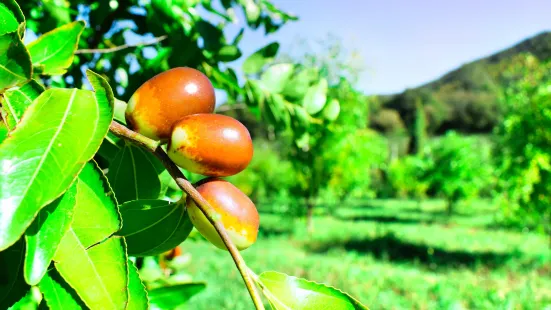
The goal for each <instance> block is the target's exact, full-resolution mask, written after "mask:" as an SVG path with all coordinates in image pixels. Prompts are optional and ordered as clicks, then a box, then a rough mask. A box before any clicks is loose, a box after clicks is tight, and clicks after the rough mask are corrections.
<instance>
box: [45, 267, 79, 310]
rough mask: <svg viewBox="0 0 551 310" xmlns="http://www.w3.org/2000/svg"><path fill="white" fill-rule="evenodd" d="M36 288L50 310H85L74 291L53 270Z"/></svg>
mask: <svg viewBox="0 0 551 310" xmlns="http://www.w3.org/2000/svg"><path fill="white" fill-rule="evenodd" d="M38 287H39V289H40V292H41V293H42V295H43V296H44V300H45V301H46V304H47V305H48V308H49V309H51V310H63V309H87V308H86V305H85V304H84V302H83V301H82V300H81V299H80V297H78V294H77V293H76V292H75V290H74V289H73V288H72V287H70V286H69V284H67V282H65V280H63V278H62V277H61V275H60V274H59V273H58V272H57V270H56V269H54V268H52V269H51V270H50V271H48V273H46V274H45V275H44V277H43V278H42V280H40V283H38Z"/></svg>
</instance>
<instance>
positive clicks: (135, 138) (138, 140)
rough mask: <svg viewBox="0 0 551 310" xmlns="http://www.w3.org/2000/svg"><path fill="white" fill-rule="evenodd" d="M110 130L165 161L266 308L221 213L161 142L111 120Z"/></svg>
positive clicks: (255, 299)
mask: <svg viewBox="0 0 551 310" xmlns="http://www.w3.org/2000/svg"><path fill="white" fill-rule="evenodd" d="M109 130H111V132H112V133H114V134H115V135H117V136H119V137H121V138H124V139H126V140H128V141H131V142H133V143H135V144H138V145H140V146H142V147H144V148H146V149H148V150H149V151H150V152H152V153H153V154H154V155H155V156H156V157H157V158H159V160H160V161H161V162H162V163H163V165H164V166H165V168H166V170H167V171H168V172H169V173H170V175H171V176H172V178H174V180H175V181H176V183H177V184H178V186H179V187H180V188H181V189H182V190H183V191H184V192H186V193H187V194H188V195H189V196H190V197H191V199H193V201H194V202H195V204H196V205H197V207H198V208H199V209H200V210H201V211H202V212H203V214H204V215H205V217H206V218H207V219H208V220H209V222H210V223H211V224H212V225H213V226H214V228H215V229H216V231H217V232H218V235H220V238H221V239H222V241H223V242H224V245H225V246H226V248H227V249H228V251H229V252H230V254H231V256H232V258H233V261H234V263H235V265H236V266H237V269H238V270H239V273H241V277H243V281H244V282H245V286H246V287H247V290H248V291H249V294H250V295H251V299H252V300H253V303H254V305H255V307H256V309H260V310H264V304H263V303H262V299H261V298H260V295H259V294H258V292H257V290H256V287H255V285H254V282H253V280H252V279H251V275H250V273H249V272H248V270H249V268H248V267H247V265H246V264H245V261H244V260H243V257H241V254H240V253H239V251H238V250H237V248H236V247H235V245H234V244H233V242H232V241H231V239H230V237H229V236H228V233H227V232H226V229H225V228H224V225H223V224H222V221H220V219H219V217H220V216H219V215H218V214H217V213H216V211H214V208H213V207H212V206H211V205H210V204H209V203H208V202H207V201H206V200H205V198H203V196H201V194H199V192H198V191H197V190H196V189H195V187H193V184H191V182H189V181H188V179H186V177H185V176H184V174H183V173H182V171H180V169H179V168H178V166H176V164H174V163H173V162H172V160H170V158H169V157H168V155H167V154H166V152H165V151H164V150H163V149H162V148H160V147H159V142H157V141H154V140H151V139H149V138H147V137H145V136H142V135H140V134H139V133H137V132H134V131H132V130H130V129H128V128H126V127H125V126H123V125H121V124H119V123H117V122H115V121H113V122H111V126H110V127H109Z"/></svg>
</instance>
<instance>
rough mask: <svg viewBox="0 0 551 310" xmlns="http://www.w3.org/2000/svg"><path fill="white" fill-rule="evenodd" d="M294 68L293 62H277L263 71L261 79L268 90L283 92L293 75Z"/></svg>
mask: <svg viewBox="0 0 551 310" xmlns="http://www.w3.org/2000/svg"><path fill="white" fill-rule="evenodd" d="M294 68H295V67H294V66H293V65H292V64H286V63H282V64H275V65H273V66H270V67H269V68H268V69H267V70H266V71H264V73H262V76H261V77H260V81H261V83H262V85H263V86H264V88H265V89H267V90H268V91H271V92H273V93H281V92H282V91H283V89H285V85H286V84H287V82H289V78H290V77H291V76H292V75H293V73H294Z"/></svg>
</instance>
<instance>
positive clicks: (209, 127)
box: [168, 114, 253, 177]
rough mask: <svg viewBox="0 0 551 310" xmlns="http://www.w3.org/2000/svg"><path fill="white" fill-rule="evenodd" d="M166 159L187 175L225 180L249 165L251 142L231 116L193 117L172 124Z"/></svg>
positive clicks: (199, 115)
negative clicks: (224, 178) (192, 174)
mask: <svg viewBox="0 0 551 310" xmlns="http://www.w3.org/2000/svg"><path fill="white" fill-rule="evenodd" d="M168 156H169V157H170V159H171V160H172V161H173V162H174V163H175V164H176V165H178V166H180V167H181V168H184V169H186V170H188V171H190V172H193V173H198V174H202V175H206V176H216V177H224V176H230V175H234V174H237V173H239V172H241V171H242V170H243V169H245V168H246V167H247V166H248V165H249V163H250V161H251V159H252V157H253V142H252V140H251V136H250V134H249V131H248V130H247V128H246V127H245V126H244V125H243V124H241V123H240V122H239V121H238V120H236V119H234V118H232V117H229V116H225V115H221V114H194V115H188V116H185V117H184V118H182V119H181V120H180V121H179V122H177V123H176V124H175V125H174V129H173V131H172V136H171V138H170V140H169V142H168Z"/></svg>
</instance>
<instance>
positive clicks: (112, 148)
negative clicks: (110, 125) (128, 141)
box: [96, 132, 124, 165]
mask: <svg viewBox="0 0 551 310" xmlns="http://www.w3.org/2000/svg"><path fill="white" fill-rule="evenodd" d="M123 147H124V141H123V140H122V139H121V138H119V137H117V136H115V135H114V134H113V133H111V132H108V133H107V136H105V139H104V140H103V141H102V142H101V146H100V147H99V150H98V152H97V153H96V156H99V157H100V158H101V159H103V160H105V161H106V162H107V165H109V164H111V163H112V162H113V160H115V157H116V156H117V154H118V153H119V151H120V150H121V149H122V148H123ZM101 159H100V160H101Z"/></svg>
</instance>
